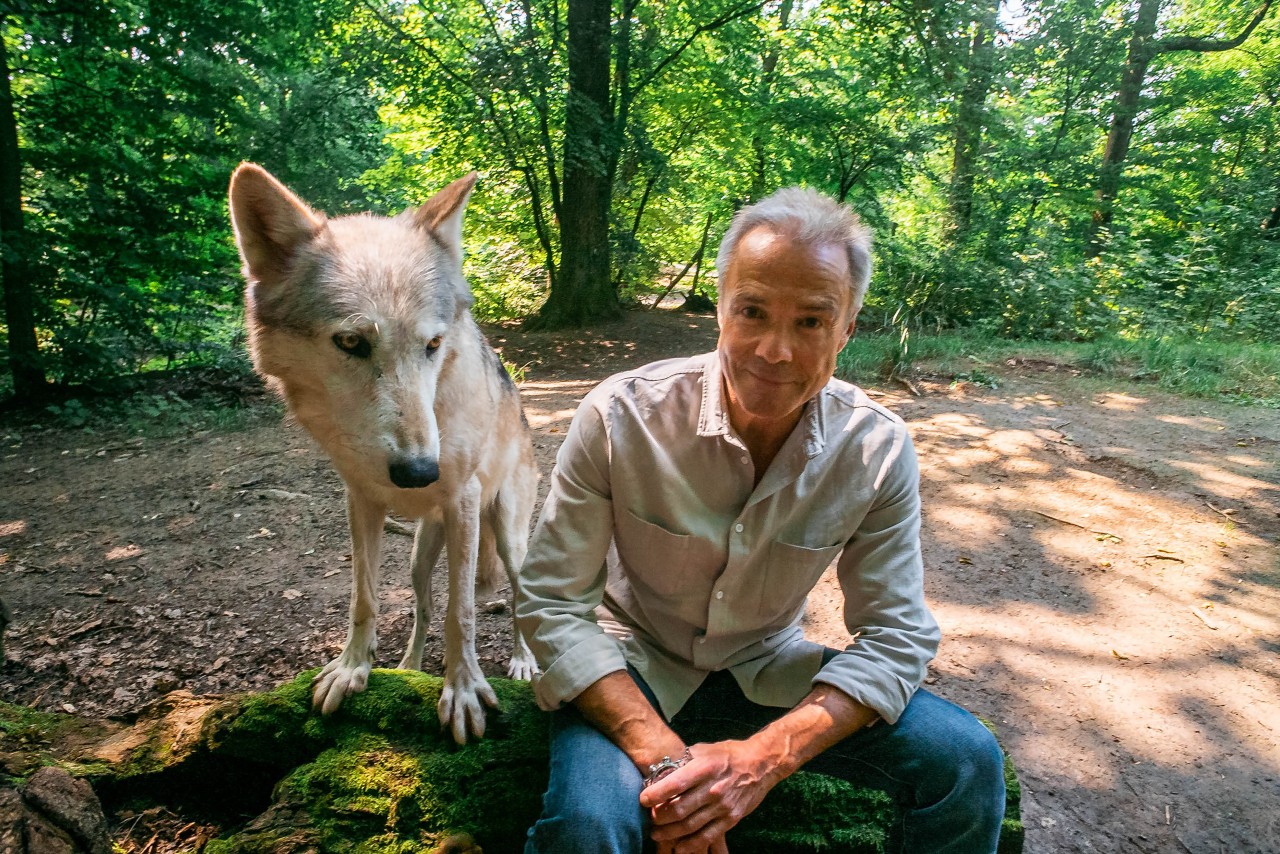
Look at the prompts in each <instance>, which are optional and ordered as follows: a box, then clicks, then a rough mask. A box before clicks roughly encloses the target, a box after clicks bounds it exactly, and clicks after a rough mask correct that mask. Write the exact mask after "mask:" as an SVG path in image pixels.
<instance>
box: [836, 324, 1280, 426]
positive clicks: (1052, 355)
mask: <svg viewBox="0 0 1280 854" xmlns="http://www.w3.org/2000/svg"><path fill="white" fill-rule="evenodd" d="M1015 358H1016V359H1023V360H1039V361H1045V362H1051V363H1054V364H1059V365H1062V366H1064V367H1067V368H1075V369H1077V370H1079V371H1082V372H1083V373H1085V374H1087V375H1089V376H1092V377H1096V378H1099V379H1103V380H1106V381H1115V382H1137V383H1150V384H1153V385H1155V386H1157V387H1158V388H1160V389H1163V390H1165V391H1168V392H1171V393H1173V394H1178V395H1182V396H1185V397H1193V398H1203V399H1212V400H1225V401H1230V402H1233V403H1240V404H1244V405H1249V406H1264V407H1269V408H1274V409H1280V345H1276V344H1246V343H1240V342H1224V341H1198V340H1195V339H1192V338H1184V339H1171V338H1146V339H1137V340H1127V339H1120V338H1109V339H1104V340H1099V341H1090V342H1037V341H1010V340H1006V339H1002V338H995V337H991V336H983V335H979V334H975V333H967V332H955V333H944V334H915V333H911V334H908V335H906V336H900V335H898V334H879V333H878V334H871V335H859V336H857V337H855V338H854V339H853V340H852V341H850V342H849V346H848V347H846V348H845V349H844V351H843V352H842V353H841V354H840V357H839V359H838V360H837V364H836V372H837V375H838V376H840V377H843V378H844V379H847V380H850V381H851V382H856V383H873V382H879V381H884V380H886V379H889V378H892V377H903V378H907V377H909V376H910V375H911V374H912V373H913V372H915V373H928V374H934V375H942V376H949V377H951V378H952V379H953V380H967V381H969V382H975V383H978V384H981V385H991V383H992V382H996V383H998V379H999V368H1000V366H1001V365H1003V364H1004V363H1005V362H1007V361H1008V360H1010V359H1015Z"/></svg>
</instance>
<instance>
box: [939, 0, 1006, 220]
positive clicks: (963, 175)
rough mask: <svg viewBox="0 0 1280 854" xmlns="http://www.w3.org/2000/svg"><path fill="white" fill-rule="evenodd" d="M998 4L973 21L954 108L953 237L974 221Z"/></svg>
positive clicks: (951, 195)
mask: <svg viewBox="0 0 1280 854" xmlns="http://www.w3.org/2000/svg"><path fill="white" fill-rule="evenodd" d="M997 13H998V5H997V4H992V5H991V7H990V8H984V9H983V10H982V18H981V20H977V21H974V24H973V40H972V42H971V44H970V47H969V62H968V69H967V78H968V79H967V80H966V81H965V86H964V89H963V91H961V93H960V105H959V107H958V108H957V110H956V124H955V148H954V151H953V153H952V158H951V191H950V193H949V196H950V198H949V199H948V202H949V204H950V207H951V226H952V230H953V239H954V240H956V241H957V242H959V241H962V240H964V238H965V235H967V234H968V232H969V228H970V226H971V225H972V223H973V180H974V173H975V165H974V164H975V161H976V160H977V157H978V149H979V148H980V147H981V145H982V131H983V127H984V125H985V120H986V112H987V111H986V104H987V93H988V92H990V90H991V72H992V67H993V65H992V60H993V59H994V54H995V40H994V37H995V27H996V15H997Z"/></svg>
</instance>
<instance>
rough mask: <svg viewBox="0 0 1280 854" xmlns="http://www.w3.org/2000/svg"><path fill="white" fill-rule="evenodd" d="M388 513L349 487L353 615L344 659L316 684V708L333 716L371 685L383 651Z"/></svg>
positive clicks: (328, 666) (328, 668)
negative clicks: (381, 579) (382, 578)
mask: <svg viewBox="0 0 1280 854" xmlns="http://www.w3.org/2000/svg"><path fill="white" fill-rule="evenodd" d="M386 518H387V508H386V507H384V506H383V505H381V504H379V503H377V502H376V501H371V500H370V499H369V498H368V497H367V496H363V495H361V494H359V493H357V492H356V491H355V490H353V489H351V488H350V487H347V522H348V524H349V525H350V526H351V568H352V574H353V578H352V585H351V612H350V621H349V624H348V627H347V644H346V646H344V647H343V648H342V654H341V655H339V656H338V657H337V658H335V659H334V660H333V661H330V662H329V663H328V664H326V665H325V667H324V670H321V671H320V672H319V673H318V674H316V677H315V678H314V679H313V680H311V688H312V691H311V703H312V705H314V706H315V707H316V708H317V709H319V710H320V711H321V712H322V713H324V714H326V715H328V714H332V713H333V712H334V711H336V710H337V708H338V706H340V705H342V701H343V699H344V698H346V697H349V696H351V695H352V694H354V693H356V692H358V691H363V690H364V689H365V686H366V685H368V683H369V671H370V670H371V669H372V668H373V656H374V653H375V652H376V651H377V649H378V634H377V621H378V570H379V568H380V567H381V564H382V526H383V524H384V523H385V521H386Z"/></svg>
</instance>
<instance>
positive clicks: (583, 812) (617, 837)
mask: <svg viewBox="0 0 1280 854" xmlns="http://www.w3.org/2000/svg"><path fill="white" fill-rule="evenodd" d="M546 807H547V811H546V813H545V814H544V815H543V817H542V818H541V819H539V820H538V823H537V824H535V825H534V826H533V829H532V830H531V831H530V832H529V847H528V848H526V849H525V850H526V854H535V852H536V854H562V852H563V854H601V852H635V854H639V852H640V851H641V850H642V848H643V846H644V834H645V827H644V814H643V812H642V810H641V808H640V803H639V800H638V796H637V800H635V801H634V802H631V803H628V802H626V801H624V800H623V799H620V798H616V797H612V798H611V797H582V798H577V799H574V800H573V801H572V802H565V803H560V804H556V805H552V804H547V805H546Z"/></svg>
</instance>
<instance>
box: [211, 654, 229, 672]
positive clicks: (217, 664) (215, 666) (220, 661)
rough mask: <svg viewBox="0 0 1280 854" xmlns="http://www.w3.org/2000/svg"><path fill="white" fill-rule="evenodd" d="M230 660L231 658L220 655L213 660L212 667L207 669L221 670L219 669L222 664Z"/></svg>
mask: <svg viewBox="0 0 1280 854" xmlns="http://www.w3.org/2000/svg"><path fill="white" fill-rule="evenodd" d="M230 660H231V659H229V658H227V657H226V656H225V655H224V656H222V657H221V658H219V659H218V660H217V661H215V662H214V663H213V667H211V668H209V669H210V670H221V669H222V666H223V665H224V664H226V663H227V662H228V661H230Z"/></svg>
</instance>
